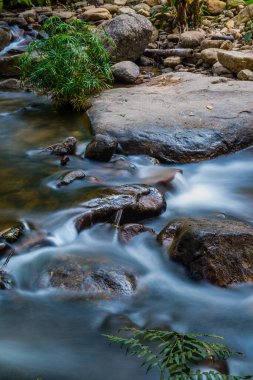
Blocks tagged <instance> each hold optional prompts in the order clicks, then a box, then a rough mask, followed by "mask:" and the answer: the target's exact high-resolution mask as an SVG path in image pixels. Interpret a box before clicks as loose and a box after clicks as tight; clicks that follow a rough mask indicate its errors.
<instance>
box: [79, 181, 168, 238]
mask: <svg viewBox="0 0 253 380" xmlns="http://www.w3.org/2000/svg"><path fill="white" fill-rule="evenodd" d="M82 206H83V208H84V212H83V214H82V215H80V216H79V217H77V218H76V220H75V224H76V228H77V230H78V231H82V230H84V229H86V228H89V227H90V226H91V225H94V224H95V223H101V222H105V221H109V220H110V219H113V220H114V219H115V217H116V214H117V212H118V211H122V215H121V218H120V224H123V223H133V222H139V221H141V220H143V219H147V218H151V217H155V216H158V215H160V214H161V213H162V212H163V211H164V210H165V209H166V202H165V198H164V196H163V195H162V194H161V193H160V192H159V191H158V190H157V189H155V188H153V187H150V186H146V185H124V186H117V187H114V188H113V189H105V190H104V191H103V196H101V197H100V198H97V199H93V200H91V201H88V202H85V203H83V204H82Z"/></svg>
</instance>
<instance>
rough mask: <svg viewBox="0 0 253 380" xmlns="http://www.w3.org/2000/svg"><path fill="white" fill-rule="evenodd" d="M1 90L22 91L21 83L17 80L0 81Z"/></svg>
mask: <svg viewBox="0 0 253 380" xmlns="http://www.w3.org/2000/svg"><path fill="white" fill-rule="evenodd" d="M0 88H1V89H10V90H20V81H19V80H18V79H15V78H10V79H5V80H2V81H0Z"/></svg>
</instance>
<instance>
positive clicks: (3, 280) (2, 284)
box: [0, 269, 16, 290]
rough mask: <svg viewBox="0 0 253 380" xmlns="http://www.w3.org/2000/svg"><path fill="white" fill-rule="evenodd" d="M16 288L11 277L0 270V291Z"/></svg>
mask: <svg viewBox="0 0 253 380" xmlns="http://www.w3.org/2000/svg"><path fill="white" fill-rule="evenodd" d="M15 287H16V283H15V279H14V277H13V276H12V275H10V274H9V273H7V272H5V271H4V270H3V269H0V290H12V289H14V288H15Z"/></svg>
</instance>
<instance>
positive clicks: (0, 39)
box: [0, 28, 12, 50]
mask: <svg viewBox="0 0 253 380" xmlns="http://www.w3.org/2000/svg"><path fill="white" fill-rule="evenodd" d="M11 38H12V35H11V32H10V31H9V30H6V29H3V28H0V50H2V49H4V48H5V47H6V46H8V45H9V43H10V42H11Z"/></svg>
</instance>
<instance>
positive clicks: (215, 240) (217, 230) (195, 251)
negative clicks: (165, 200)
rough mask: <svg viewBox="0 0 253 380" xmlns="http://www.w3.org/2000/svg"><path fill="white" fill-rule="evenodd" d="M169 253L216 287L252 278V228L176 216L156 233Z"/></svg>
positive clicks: (235, 221) (232, 222)
mask: <svg viewBox="0 0 253 380" xmlns="http://www.w3.org/2000/svg"><path fill="white" fill-rule="evenodd" d="M158 240H159V241H160V242H161V243H162V244H164V245H165V246H167V247H168V254H169V256H170V257H171V258H172V259H174V260H176V261H178V262H180V263H182V264H183V265H184V266H185V267H186V268H187V270H188V272H189V274H190V276H191V277H192V278H193V279H196V280H208V281H210V282H212V283H213V284H215V285H218V286H222V287H225V286H228V285H230V284H235V283H241V282H252V281H253V227H252V226H251V225H249V224H247V223H244V222H241V221H237V220H231V219H218V218H215V217H211V218H178V219H175V220H173V221H172V222H171V223H170V224H168V226H166V227H165V228H164V229H163V230H162V231H161V232H160V234H159V235H158Z"/></svg>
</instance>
